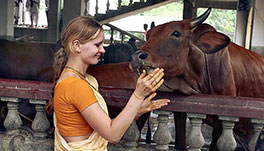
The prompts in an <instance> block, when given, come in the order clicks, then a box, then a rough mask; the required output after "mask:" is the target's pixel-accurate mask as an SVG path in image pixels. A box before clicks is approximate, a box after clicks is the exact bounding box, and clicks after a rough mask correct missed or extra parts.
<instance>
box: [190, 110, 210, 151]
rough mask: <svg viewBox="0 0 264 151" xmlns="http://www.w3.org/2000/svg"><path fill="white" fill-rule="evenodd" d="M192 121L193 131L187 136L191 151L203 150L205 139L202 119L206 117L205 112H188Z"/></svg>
mask: <svg viewBox="0 0 264 151" xmlns="http://www.w3.org/2000/svg"><path fill="white" fill-rule="evenodd" d="M187 117H188V118H189V119H190V122H191V131H190V133H189V136H188V137H187V144H188V145H189V151H201V148H202V147H203V145H204V143H205V141H204V137H203V134H202V131H201V125H202V119H205V118H206V115H204V114H193V113H187Z"/></svg>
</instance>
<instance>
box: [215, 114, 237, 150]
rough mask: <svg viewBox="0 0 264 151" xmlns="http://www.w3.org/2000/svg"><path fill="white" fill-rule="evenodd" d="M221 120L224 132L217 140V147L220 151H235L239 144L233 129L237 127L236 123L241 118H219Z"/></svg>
mask: <svg viewBox="0 0 264 151" xmlns="http://www.w3.org/2000/svg"><path fill="white" fill-rule="evenodd" d="M219 120H222V125H223V131H222V134H221V136H220V137H219V139H218V140H217V147H218V149H219V150H220V151H234V150H235V149H236V147H237V143H236V140H235V137H234V134H233V128H234V125H235V123H234V122H238V120H239V118H238V117H228V116H219Z"/></svg>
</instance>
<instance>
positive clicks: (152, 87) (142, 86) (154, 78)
mask: <svg viewBox="0 0 264 151" xmlns="http://www.w3.org/2000/svg"><path fill="white" fill-rule="evenodd" d="M163 71H164V70H163V69H159V68H156V69H155V70H153V71H152V72H151V73H150V74H148V75H147V73H146V71H145V70H143V72H142V74H141V75H140V76H139V78H138V80H137V84H136V89H135V91H134V95H135V96H136V97H137V98H138V99H141V100H144V99H145V97H146V96H148V95H150V94H151V93H153V92H155V91H156V90H157V89H158V88H159V87H160V86H161V85H162V83H163V82H164V79H162V77H163V76H164V72H163Z"/></svg>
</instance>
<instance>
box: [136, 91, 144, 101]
mask: <svg viewBox="0 0 264 151" xmlns="http://www.w3.org/2000/svg"><path fill="white" fill-rule="evenodd" d="M133 94H134V96H135V97H136V98H137V99H139V100H144V99H145V98H143V99H142V98H140V97H138V96H137V95H136V93H135V92H134V93H133Z"/></svg>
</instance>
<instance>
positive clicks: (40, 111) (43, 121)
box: [29, 100, 50, 139]
mask: <svg viewBox="0 0 264 151" xmlns="http://www.w3.org/2000/svg"><path fill="white" fill-rule="evenodd" d="M46 102H47V101H46V100H29V103H31V104H35V105H36V111H37V113H36V116H35V118H34V120H33V122H32V125H31V127H32V129H33V130H34V137H35V138H38V139H44V138H45V137H46V136H47V130H48V129H49V127H50V123H49V121H48V118H47V115H46V110H45V105H46Z"/></svg>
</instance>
